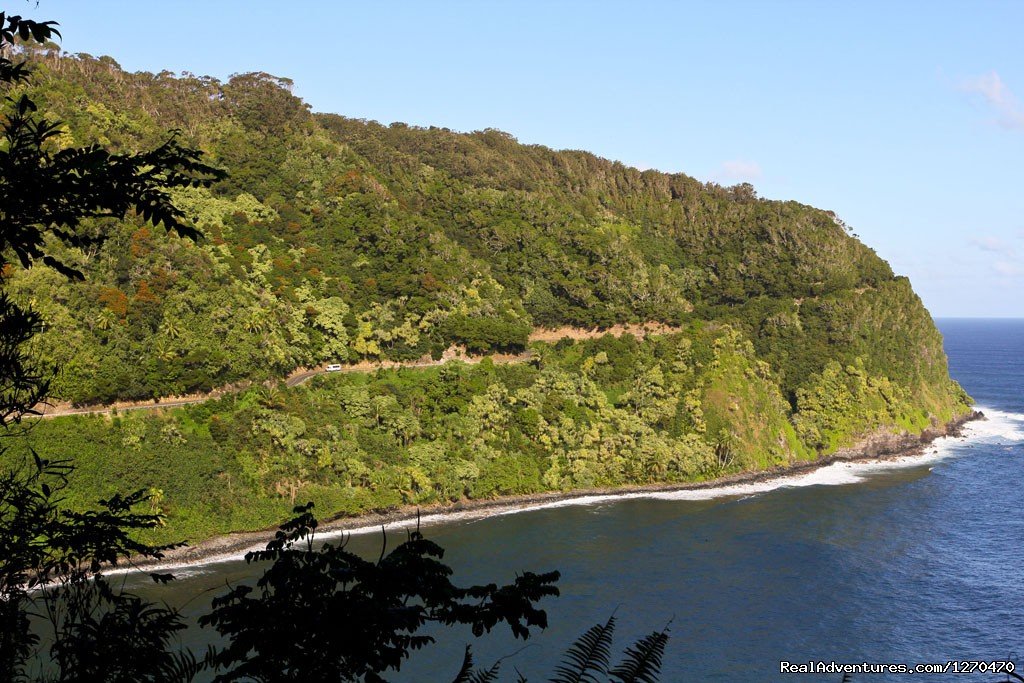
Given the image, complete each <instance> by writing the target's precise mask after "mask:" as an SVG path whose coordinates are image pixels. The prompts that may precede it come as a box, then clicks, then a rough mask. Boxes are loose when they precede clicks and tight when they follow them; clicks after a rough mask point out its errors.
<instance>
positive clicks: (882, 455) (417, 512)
mask: <svg viewBox="0 0 1024 683" xmlns="http://www.w3.org/2000/svg"><path fill="white" fill-rule="evenodd" d="M983 419H986V418H985V415H984V414H983V413H981V412H979V411H976V410H975V411H971V412H968V413H965V414H963V415H961V416H958V417H956V418H954V419H953V420H951V421H950V422H949V423H947V424H945V425H937V426H934V427H930V428H928V429H925V430H924V432H922V433H921V434H919V435H915V434H908V433H904V434H893V433H891V432H885V431H879V432H877V433H874V434H871V435H868V436H867V437H865V438H864V439H862V440H861V441H860V443H858V444H857V445H855V446H851V447H849V448H844V449H840V450H838V451H836V452H835V453H832V454H831V455H828V456H825V457H823V458H819V459H817V460H813V461H804V462H795V463H792V464H790V465H784V466H778V467H773V468H770V469H766V470H757V471H749V472H739V473H736V474H730V475H727V476H724V477H718V478H716V479H711V480H708V481H702V482H695V483H674V484H646V485H640V486H622V487H614V488H596V489H579V490H575V491H554V492H544V493H534V494H525V495H520V496H507V497H503V498H496V499H488V500H464V501H460V502H458V503H449V504H433V505H426V506H405V507H402V508H397V509H394V510H387V511H380V512H371V513H366V514H363V515H359V516H355V517H339V518H336V519H331V520H328V521H322V522H321V523H320V526H319V527H318V529H317V532H318V533H320V534H324V533H330V532H339V531H344V530H351V529H362V528H367V527H381V526H387V525H392V524H396V523H403V522H408V523H410V524H413V523H415V522H416V520H417V518H418V517H427V516H431V517H438V518H443V517H445V516H449V515H454V514H465V513H469V514H473V513H478V516H480V517H484V516H487V515H489V514H495V513H498V512H508V511H514V510H521V509H525V508H531V507H536V506H539V505H545V504H550V503H556V502H561V501H566V500H573V499H577V498H587V497H593V496H608V495H624V494H644V493H655V492H671V491H699V490H707V489H717V488H723V487H727V486H735V485H739V484H756V483H761V482H765V481H772V480H775V479H778V478H781V477H789V476H793V475H798V474H806V473H809V472H813V471H815V470H818V469H821V468H822V467H827V466H829V465H831V464H833V463H836V462H869V461H877V460H893V459H896V458H901V457H910V456H915V455H921V454H922V453H923V452H924V449H925V447H926V446H927V445H928V444H930V443H931V442H933V441H934V440H935V439H938V438H939V437H945V436H953V437H955V436H959V435H960V434H961V432H962V429H963V426H964V425H965V424H966V423H968V422H971V421H973V420H983ZM275 531H276V528H275V529H266V530H263V531H245V532H235V533H231V534H226V535H223V536H216V537H214V538H210V539H207V540H205V541H202V542H200V543H197V544H196V545H194V546H184V547H181V548H176V549H173V550H170V551H167V552H166V553H165V554H164V557H163V558H162V559H160V560H139V559H136V560H135V561H133V562H131V563H130V564H131V566H133V567H138V568H141V569H153V568H156V567H159V568H161V569H175V568H184V567H187V566H191V565H198V564H204V563H207V562H211V561H216V560H218V559H224V560H228V559H238V558H240V557H241V555H243V554H244V553H245V552H247V551H249V550H252V549H254V548H258V547H262V545H263V544H265V543H266V542H267V541H269V540H270V539H272V538H273V536H274V533H275Z"/></svg>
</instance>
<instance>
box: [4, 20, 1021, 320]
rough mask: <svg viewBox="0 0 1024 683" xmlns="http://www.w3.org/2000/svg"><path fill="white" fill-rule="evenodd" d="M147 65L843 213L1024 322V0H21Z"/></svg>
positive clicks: (944, 307) (945, 294) (958, 306)
mask: <svg viewBox="0 0 1024 683" xmlns="http://www.w3.org/2000/svg"><path fill="white" fill-rule="evenodd" d="M6 4H7V6H8V9H9V11H15V12H20V13H23V14H25V15H27V16H31V17H33V18H39V19H55V20H57V21H59V22H60V23H61V31H62V33H63V34H64V41H63V47H64V49H65V50H66V51H68V52H72V53H75V52H88V53H90V54H93V55H97V56H98V55H103V54H107V55H110V56H112V57H114V58H115V59H116V60H117V61H118V62H120V63H121V65H122V66H124V67H125V68H127V69H129V70H133V71H134V70H145V71H153V72H157V71H161V70H164V69H167V70H170V71H175V72H179V71H191V72H193V73H196V74H205V75H211V76H216V77H219V78H227V77H228V76H229V75H230V74H232V73H236V72H245V71H266V72H269V73H272V74H274V75H277V76H285V77H288V78H291V79H293V80H294V81H295V93H296V94H298V95H299V96H301V97H303V98H304V99H306V101H308V102H309V103H310V104H311V105H312V107H313V109H314V110H315V111H325V112H335V113H340V114H344V115H347V116H353V117H359V118H367V119H376V120H378V121H381V122H384V123H390V122H392V121H404V122H406V123H410V124H417V125H437V126H445V127H449V128H453V129H456V130H476V129H481V128H488V127H491V128H500V129H502V130H505V131H508V132H510V133H512V134H513V135H515V136H516V137H517V138H518V139H519V140H520V141H522V142H526V143H539V144H544V145H547V146H549V147H553V148H556V149H562V148H572V149H585V150H589V151H592V152H594V153H596V154H599V155H601V156H604V157H608V158H611V159H618V160H620V161H622V162H624V163H627V164H631V165H635V166H638V167H642V168H657V169H661V170H665V171H682V172H684V173H687V174H689V175H692V176H695V177H697V178H700V179H702V180H714V181H717V182H720V183H722V184H733V183H736V182H743V181H749V182H751V183H753V185H754V186H755V187H756V188H757V190H758V192H759V193H760V194H761V195H762V196H766V197H771V198H784V199H795V200H798V201H800V202H804V203H807V204H813V205H815V206H819V207H822V208H827V209H831V210H833V211H835V212H836V213H837V214H839V216H840V217H842V218H843V219H844V220H845V221H846V222H847V223H848V224H849V225H851V226H852V227H853V229H854V232H856V233H857V234H858V235H860V237H861V238H862V239H863V240H864V241H865V242H866V243H867V244H868V245H870V246H871V247H873V248H875V249H876V250H877V251H878V253H879V254H880V255H881V256H882V257H883V258H885V259H886V260H888V261H889V262H890V263H891V264H892V266H893V268H894V269H895V270H896V272H898V273H901V274H904V275H908V276H909V277H910V278H911V281H912V282H913V284H914V287H915V289H916V290H917V291H918V293H920V294H921V296H922V298H923V299H924V301H925V304H926V305H927V306H928V308H929V309H930V310H931V311H932V313H933V314H934V315H936V316H939V317H942V316H1011V317H1024V187H1022V182H1021V181H1022V179H1024V176H1022V168H1021V166H1022V164H1024V50H1022V48H1021V45H1022V27H1024V2H1010V1H1007V2H978V1H971V2H968V1H967V0H964V1H963V2H957V3H952V2H937V1H924V0H922V1H919V2H915V1H911V0H902V1H900V2H891V1H889V2H878V3H872V2H863V1H857V2H852V1H851V2H846V3H839V2H827V1H824V0H822V1H814V2H796V1H793V2H769V1H768V0H763V1H760V2H710V1H709V2H681V1H680V2H643V1H641V0H629V1H626V0H623V1H622V2H615V3H613V2H598V1H589V2H583V1H579V2H569V1H562V2H560V1H558V0H553V1H548V2H529V1H527V0H516V1H515V2H497V1H493V2H487V1H485V0H477V1H474V2H469V1H467V2H442V1H440V0H435V1H433V2H427V1H425V0H419V1H416V2H398V1H396V0H391V1H389V2H368V1H365V0H364V1H363V2H358V3H356V2H351V3H350V2H340V1H334V2H327V1H320V2H317V1H312V0H308V1H306V2H292V3H280V2H260V1H259V0H247V1H244V2H243V1H241V0H205V1H204V2H197V1H194V0H177V1H176V2H149V1H138V0H132V1H127V0H126V1H121V2H115V1H113V0H89V1H88V2H86V1H85V0H39V2H38V6H36V3H35V2H34V0H33V1H32V2H19V1H18V0H9V2H8V3H6Z"/></svg>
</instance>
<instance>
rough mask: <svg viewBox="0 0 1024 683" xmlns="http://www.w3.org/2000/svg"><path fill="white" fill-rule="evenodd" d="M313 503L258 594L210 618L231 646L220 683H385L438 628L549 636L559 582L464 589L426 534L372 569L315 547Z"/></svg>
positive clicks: (537, 577) (328, 547)
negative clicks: (425, 630) (547, 608)
mask: <svg viewBox="0 0 1024 683" xmlns="http://www.w3.org/2000/svg"><path fill="white" fill-rule="evenodd" d="M311 509H312V503H310V504H309V505H305V506H299V507H297V508H296V509H295V511H296V513H297V514H298V516H297V517H296V518H295V519H293V520H292V521H290V522H288V523H287V524H285V525H284V526H282V527H281V531H279V532H278V534H277V537H276V538H275V539H274V540H273V541H271V543H270V544H268V546H267V549H266V550H264V551H259V552H252V553H249V554H248V555H246V561H247V562H249V563H256V562H267V561H269V562H272V564H271V565H270V567H268V568H267V570H266V571H265V572H264V574H263V576H262V577H261V578H260V579H259V581H258V582H257V584H256V588H255V590H254V589H253V588H251V587H249V586H238V587H235V588H233V589H231V591H230V592H229V593H228V594H227V595H225V596H223V597H221V598H218V599H216V600H215V601H214V605H213V611H212V613H211V614H209V615H206V616H203V617H201V618H200V623H201V624H203V625H204V626H212V627H214V628H215V629H216V630H217V631H218V632H219V633H220V634H221V635H223V636H226V637H227V638H229V640H230V643H229V644H228V645H227V646H226V647H225V648H224V649H222V650H220V651H219V652H217V653H216V655H215V656H214V657H213V658H212V661H213V663H214V664H215V666H216V667H217V668H219V669H221V670H224V671H225V672H224V673H222V674H220V675H219V676H218V678H217V679H216V680H218V681H236V680H249V679H251V680H257V681H270V680H274V681H307V680H365V681H383V680H384V679H383V678H381V674H382V673H383V672H386V671H388V670H398V669H399V668H400V666H401V664H402V662H403V661H404V660H405V659H406V658H408V656H409V654H410V652H411V651H413V650H419V649H422V648H423V647H425V646H427V645H429V644H431V643H433V642H434V638H433V637H431V636H425V635H418V631H419V629H420V628H421V627H422V626H424V624H426V623H428V622H434V623H439V624H443V625H448V626H450V625H454V624H467V625H469V626H470V627H471V628H472V630H473V633H474V634H475V635H478V636H479V635H482V634H483V633H484V632H490V631H491V629H493V628H494V627H495V626H497V625H498V624H501V623H505V624H507V625H508V626H509V628H510V629H511V630H512V633H513V634H514V635H515V636H516V637H518V638H524V639H525V638H528V637H529V636H530V629H531V628H533V627H537V628H544V627H546V625H547V615H546V614H545V612H544V611H543V610H540V609H538V608H536V607H535V603H536V602H537V601H539V600H541V599H542V598H544V597H549V596H554V595H558V589H557V588H556V587H555V585H554V584H555V582H556V581H557V580H558V576H559V575H558V572H549V573H545V574H534V573H531V572H525V573H523V574H521V575H519V576H517V577H516V579H515V580H514V581H513V583H511V584H508V585H505V586H500V587H499V586H497V585H495V584H487V585H478V586H469V587H460V586H457V585H455V584H453V583H452V581H451V579H450V577H451V574H452V570H451V568H449V567H448V566H446V565H445V564H443V563H442V562H441V558H442V557H443V555H444V550H443V549H442V548H441V547H440V546H438V545H437V544H436V543H433V542H432V541H428V540H426V539H425V538H424V537H423V535H422V534H421V533H420V532H419V530H418V529H417V530H416V531H412V532H410V533H409V537H408V539H407V540H406V541H405V542H404V543H402V544H401V545H399V546H398V547H396V548H395V549H394V550H392V551H391V552H390V553H387V554H384V553H383V552H382V553H381V557H380V558H379V559H378V560H376V561H370V560H366V559H363V558H361V557H359V556H358V555H356V554H354V553H352V552H350V551H348V550H347V549H346V547H345V546H346V544H345V543H344V542H343V543H341V544H338V545H334V544H330V543H327V544H324V545H323V546H321V547H319V548H314V547H313V538H314V533H315V529H316V526H317V522H316V519H315V518H314V517H313V515H312V513H311Z"/></svg>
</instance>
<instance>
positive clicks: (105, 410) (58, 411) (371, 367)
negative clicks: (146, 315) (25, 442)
mask: <svg viewBox="0 0 1024 683" xmlns="http://www.w3.org/2000/svg"><path fill="white" fill-rule="evenodd" d="M679 330H680V328H678V327H671V326H669V325H665V324H663V323H636V324H630V325H614V326H612V327H609V328H607V329H603V330H599V329H596V328H595V329H584V328H580V327H559V328H554V329H548V328H537V329H535V330H534V331H533V332H531V333H530V337H529V341H531V342H546V343H554V342H557V341H559V340H561V339H572V340H574V341H579V340H583V339H596V338H597V337H603V336H604V335H606V334H610V335H612V336H614V337H621V336H622V335H624V334H631V335H633V336H634V337H637V338H638V339H643V338H644V337H646V336H647V335H650V334H672V333H674V332H678V331H679ZM532 357H533V352H531V351H525V352H523V353H520V354H515V355H512V354H492V355H489V356H471V355H468V354H466V353H465V352H463V351H460V350H458V349H454V348H452V349H449V350H448V351H445V353H444V355H443V356H441V358H440V359H438V360H433V359H432V358H421V359H418V360H414V361H378V362H371V361H361V362H359V363H349V364H345V365H342V366H341V367H340V368H338V369H336V370H328V369H327V367H328V366H327V365H321V366H319V367H315V368H297V369H296V370H294V371H292V372H291V373H290V374H289V375H288V376H287V377H285V378H284V384H285V386H288V387H295V386H298V385H300V384H303V383H304V382H307V381H309V379H311V378H312V377H315V376H317V375H323V374H326V373H328V372H346V373H350V372H376V371H378V370H391V369H398V368H431V367H437V366H439V365H444V364H445V363H450V362H452V361H456V360H457V361H462V362H463V363H468V364H470V365H474V364H476V363H479V362H480V361H482V360H483V359H484V358H490V359H491V361H492V362H494V363H496V364H498V365H505V364H510V363H524V362H526V361H528V360H529V359H530V358H532ZM272 383H273V382H270V381H268V382H265V384H266V385H267V386H270V385H271V384H272ZM251 386H252V383H251V382H240V383H238V384H235V385H231V386H229V387H222V388H220V389H215V390H213V391H211V392H210V393H208V394H193V395H189V396H168V397H164V398H160V399H155V400H152V401H131V402H128V401H126V402H119V403H111V404H109V405H91V406H80V407H76V406H73V405H70V404H66V403H58V404H56V405H47V406H43V407H41V408H39V407H37V410H38V411H39V413H40V417H43V418H49V417H63V416H65V415H94V414H109V413H113V412H124V411H127V410H160V409H162V408H177V407H180V406H187V405H192V404H194V403H203V402H204V401H209V400H212V399H217V398H220V397H221V396H225V395H227V394H234V393H238V392H240V391H243V390H245V389H247V388H249V387H251Z"/></svg>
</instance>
